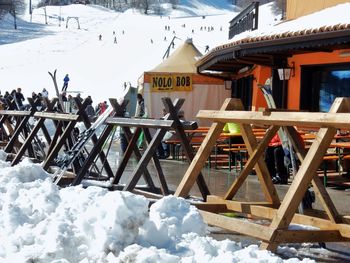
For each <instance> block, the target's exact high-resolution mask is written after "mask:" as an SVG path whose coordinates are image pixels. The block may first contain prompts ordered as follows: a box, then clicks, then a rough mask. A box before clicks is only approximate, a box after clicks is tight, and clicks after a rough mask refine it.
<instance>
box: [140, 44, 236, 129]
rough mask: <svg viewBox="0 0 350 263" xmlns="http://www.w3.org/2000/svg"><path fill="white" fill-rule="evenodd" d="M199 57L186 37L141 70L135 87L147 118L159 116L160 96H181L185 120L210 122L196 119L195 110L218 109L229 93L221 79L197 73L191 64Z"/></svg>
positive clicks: (196, 50) (160, 109) (196, 111)
mask: <svg viewBox="0 0 350 263" xmlns="http://www.w3.org/2000/svg"><path fill="white" fill-rule="evenodd" d="M201 56H202V54H201V53H200V52H199V51H198V49H197V48H196V47H195V46H194V45H193V43H192V40H191V39H189V40H187V41H185V42H184V43H183V44H182V45H181V46H179V47H178V48H177V49H176V50H175V51H174V52H173V53H172V54H171V55H170V56H169V57H168V58H167V59H165V60H164V61H163V62H162V63H160V64H159V65H158V66H156V67H155V68H154V69H153V70H150V71H147V72H144V74H143V75H142V77H141V78H140V79H139V89H140V90H142V93H143V96H144V99H145V104H146V107H147V110H148V115H149V117H151V118H160V117H162V113H163V108H164V105H163V103H162V100H161V98H163V97H170V98H171V99H172V100H174V99H176V98H184V99H185V103H184V105H183V106H182V110H184V112H185V119H186V120H196V121H198V123H199V125H200V126H207V125H210V122H207V121H203V120H198V119H196V115H197V113H198V111H199V110H201V109H206V110H218V109H219V108H220V107H221V105H222V103H223V102H224V100H225V99H226V98H228V97H230V95H231V94H230V90H226V89H225V85H224V81H223V80H220V79H217V78H212V77H207V76H204V75H200V74H197V68H196V65H195V64H196V62H197V60H198V59H199V58H200V57H201Z"/></svg>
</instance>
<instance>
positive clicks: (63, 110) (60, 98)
mask: <svg viewBox="0 0 350 263" xmlns="http://www.w3.org/2000/svg"><path fill="white" fill-rule="evenodd" d="M56 72H57V69H55V71H54V72H53V73H51V72H48V73H49V75H50V76H51V78H52V82H53V85H54V87H55V91H56V96H57V98H58V101H59V103H60V106H61V108H62V112H65V109H64V105H63V100H62V94H60V92H59V90H58V85H57V78H56Z"/></svg>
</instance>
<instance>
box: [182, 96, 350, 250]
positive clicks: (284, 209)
mask: <svg viewBox="0 0 350 263" xmlns="http://www.w3.org/2000/svg"><path fill="white" fill-rule="evenodd" d="M349 112H350V99H349V98H337V99H336V100H335V101H334V103H333V105H332V107H331V109H330V111H329V113H316V112H312V113H307V112H280V111H278V112H251V111H249V112H248V111H243V106H242V103H241V102H240V101H239V100H237V99H228V100H226V101H225V103H224V105H223V107H222V109H221V110H220V111H206V110H203V111H200V112H199V113H198V115H197V117H199V118H205V119H209V120H212V121H213V124H212V126H211V128H210V130H209V132H208V134H207V136H206V138H205V139H204V141H203V144H202V145H201V147H200V148H199V150H198V152H197V154H196V156H195V158H194V160H193V161H192V163H191V165H190V167H189V168H188V170H187V171H186V173H185V175H184V177H183V179H182V181H181V182H180V184H179V186H178V188H177V190H176V192H175V195H176V196H181V197H186V196H187V195H188V193H189V191H190V189H191V188H192V186H193V183H194V181H195V180H196V178H197V176H198V173H199V171H200V169H201V168H202V167H203V166H204V164H205V161H206V159H207V158H208V156H209V154H210V151H211V149H212V147H213V146H214V143H215V141H216V139H217V138H218V136H219V134H220V132H221V130H222V128H223V126H224V124H225V123H226V122H236V123H239V124H240V126H241V132H242V137H243V139H244V142H245V144H246V146H247V150H248V153H249V159H248V161H247V163H246V165H245V167H244V169H243V170H242V171H241V173H240V175H239V176H238V177H237V178H236V180H235V181H234V182H233V183H232V185H231V186H230V187H229V189H228V191H227V192H226V194H225V195H224V196H220V197H219V196H208V198H207V202H206V203H203V204H200V205H198V208H200V209H201V213H202V215H203V217H204V219H205V221H206V222H207V223H208V224H211V225H216V226H220V227H222V228H225V229H228V230H232V231H235V232H239V233H242V234H245V235H249V236H252V237H255V238H258V239H261V240H262V241H263V243H262V245H261V248H264V249H269V250H272V251H274V250H275V249H276V248H277V245H278V244H279V243H286V242H288V243H301V242H339V241H349V240H350V239H349V238H350V225H349V223H350V222H349V220H348V218H347V217H345V216H341V215H339V213H338V211H337V209H336V208H335V206H334V204H333V202H332V200H331V198H330V196H329V194H328V193H327V191H326V189H325V187H324V185H323V183H322V182H321V180H320V179H319V177H318V176H317V173H316V172H317V169H318V168H319V166H320V165H321V163H322V161H323V156H324V154H325V152H326V151H327V148H328V147H329V145H330V143H331V141H332V139H333V137H334V135H335V134H336V130H337V129H338V128H346V129H349V128H350V113H349ZM251 124H253V125H261V124H263V125H269V126H270V127H269V129H268V130H267V131H266V134H265V135H264V137H263V138H262V139H261V140H260V142H259V143H258V142H257V139H256V137H255V136H254V134H253V131H252V128H251ZM293 126H303V127H320V129H319V131H318V133H317V135H316V139H315V140H314V142H313V143H312V145H311V147H310V148H309V150H308V152H306V150H305V149H304V148H303V147H302V145H301V144H300V141H299V140H298V137H297V134H296V133H297V131H296V130H295V129H294V128H293ZM280 127H284V128H285V130H286V131H287V134H288V137H289V139H290V140H291V143H292V145H293V147H294V149H295V151H296V154H297V155H298V157H299V160H300V161H301V166H300V168H299V170H298V172H297V174H296V175H295V177H294V180H293V182H292V184H291V185H290V187H289V189H288V191H287V193H286V195H285V197H284V198H283V200H282V202H281V200H280V198H279V197H278V195H277V192H276V189H275V186H274V185H273V184H272V180H271V177H270V175H269V173H268V170H267V167H266V165H265V162H264V160H263V158H262V156H263V152H264V150H265V148H266V147H267V146H268V143H269V142H270V140H271V138H272V137H273V136H274V135H275V134H276V132H277V131H278V129H279V128H280ZM253 167H255V170H256V173H257V176H258V178H259V181H260V184H261V187H262V190H263V192H264V195H265V199H266V202H263V203H262V202H239V201H235V200H234V199H233V198H234V197H235V195H236V194H237V191H238V190H239V189H240V187H241V186H242V184H243V183H244V181H245V180H246V179H247V176H248V174H249V173H250V172H251V171H252V169H253ZM310 183H311V184H312V185H313V188H314V191H315V193H316V196H317V198H319V199H320V202H321V204H322V206H323V208H324V211H325V216H326V217H327V219H324V218H321V217H317V216H307V215H302V214H298V213H296V211H297V210H298V206H299V204H300V203H301V202H302V198H303V196H304V194H305V192H306V191H307V189H308V186H309V184H310ZM227 211H231V212H239V213H243V214H246V215H247V216H249V217H253V218H265V219H267V220H270V224H269V225H261V224H258V223H254V222H252V221H244V220H240V219H237V218H228V217H226V216H224V215H222V214H220V213H222V212H227ZM291 223H298V224H306V225H309V226H312V227H314V228H313V230H290V229H288V227H289V225H290V224H291Z"/></svg>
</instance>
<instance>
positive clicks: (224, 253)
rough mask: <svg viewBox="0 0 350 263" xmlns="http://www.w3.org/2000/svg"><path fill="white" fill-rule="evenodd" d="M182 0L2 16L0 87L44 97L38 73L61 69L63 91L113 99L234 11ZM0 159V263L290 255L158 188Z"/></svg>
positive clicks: (204, 39)
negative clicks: (149, 8) (225, 230)
mask: <svg viewBox="0 0 350 263" xmlns="http://www.w3.org/2000/svg"><path fill="white" fill-rule="evenodd" d="M187 2H190V3H193V5H192V6H190V5H188V6H184V7H179V8H178V9H177V10H176V11H174V13H169V14H166V15H164V16H162V17H160V16H145V15H141V14H139V13H138V12H136V11H135V10H128V11H126V12H125V13H118V12H114V11H110V10H106V9H104V8H101V7H97V6H84V5H70V6H62V7H47V9H46V11H47V15H48V24H47V25H46V24H45V19H44V10H43V9H42V8H40V9H34V12H33V17H32V22H30V17H29V16H28V15H25V16H23V17H21V18H20V19H19V20H18V29H17V30H14V29H13V28H12V27H13V25H12V18H11V17H10V16H6V17H5V18H4V19H3V20H0V58H1V64H0V79H1V87H0V89H1V92H2V93H4V92H5V91H11V90H12V89H15V88H17V87H21V88H22V90H23V92H24V95H25V96H30V95H31V92H32V91H34V92H37V93H38V92H41V91H42V89H43V88H46V89H47V90H48V91H49V94H50V97H52V96H54V95H55V92H54V87H53V84H52V82H51V79H50V77H49V75H48V71H51V72H52V71H53V70H55V69H57V74H58V82H59V84H62V79H63V77H64V75H65V74H67V73H69V75H70V77H71V81H70V83H69V87H68V91H70V92H72V91H78V92H81V93H82V94H83V96H87V95H91V96H92V98H93V100H94V101H95V102H99V101H103V100H107V99H108V98H110V97H113V98H118V96H120V95H121V94H122V93H123V89H124V85H123V84H124V83H130V84H131V85H132V86H136V83H137V78H138V77H139V76H140V75H141V74H142V73H143V72H144V71H147V70H149V69H152V68H153V67H154V66H156V65H157V64H159V63H160V62H161V60H162V56H163V54H164V52H165V50H166V49H167V47H168V46H169V44H170V40H171V39H172V38H173V37H175V36H176V41H175V44H176V45H178V44H179V43H181V42H182V41H185V40H186V39H187V38H193V41H194V44H195V45H196V46H197V47H198V48H199V49H200V50H201V51H202V52H203V53H204V48H205V46H206V45H209V46H210V47H215V46H216V45H218V44H220V43H222V42H225V41H227V35H228V22H229V21H230V20H231V19H232V18H233V17H234V15H235V13H234V12H232V11H230V10H228V9H227V8H226V9H225V8H216V9H215V10H214V7H213V5H208V6H207V7H208V9H206V6H204V5H200V4H201V3H202V2H205V1H195V0H193V1H189V0H188V1H187ZM212 2H214V1H212ZM198 5H199V6H200V9H196V6H197V7H198ZM181 10H182V11H181ZM189 10H190V11H191V12H189ZM198 10H200V11H198ZM185 11H186V12H185ZM208 14H213V15H208ZM204 15H205V18H203V16H204ZM59 16H61V17H63V18H64V20H63V21H59V20H58V17H59ZM69 16H70V17H78V18H79V23H80V29H78V28H77V23H76V21H75V20H70V21H69V24H68V28H66V22H67V18H68V17H69ZM268 16H269V17H272V18H273V16H271V15H268ZM270 20H271V19H270ZM271 21H273V19H272V20H271ZM59 25H60V26H59ZM184 25H185V26H184ZM165 26H170V31H169V30H165V29H164V27H165ZM211 26H213V27H214V30H212V31H210V32H208V30H204V28H208V27H211ZM201 27H202V30H201V29H200V28H201ZM192 30H194V31H193V32H192ZM113 31H114V32H115V35H114V34H113ZM173 31H175V34H174V32H173ZM100 34H101V36H102V39H101V40H99V39H98V36H99V35H100ZM114 36H116V38H117V43H116V44H115V43H114ZM165 37H166V40H165ZM151 39H152V41H153V44H152V43H151ZM0 158H1V160H0V169H1V172H0V231H1V235H0V262H62V263H63V262H81V263H87V262H220V263H221V262H299V260H298V259H296V258H292V259H288V260H282V259H281V258H280V257H278V256H276V255H274V254H272V253H271V252H269V251H266V250H259V249H258V246H257V245H250V246H246V247H243V246H242V245H241V244H239V243H235V242H233V241H230V240H223V241H217V240H215V239H213V238H211V237H209V236H208V230H207V225H206V224H205V223H204V222H203V219H202V217H201V215H200V213H199V212H198V210H197V209H196V208H195V207H193V206H191V205H189V203H187V202H186V201H185V200H184V199H182V198H175V197H173V196H167V197H164V198H162V199H161V200H159V201H157V202H155V203H153V204H152V205H151V206H150V203H149V200H147V199H146V198H145V197H142V196H137V195H134V194H131V193H129V192H121V191H114V192H111V191H108V190H107V189H105V188H102V187H96V186H90V187H88V188H86V189H84V188H83V187H81V186H76V187H67V188H64V189H60V188H59V187H58V186H56V185H55V184H53V182H52V178H51V175H50V174H48V173H46V172H45V171H44V170H43V169H42V167H41V166H40V164H34V163H31V162H30V161H29V160H28V159H25V160H24V161H22V162H21V163H19V164H18V165H16V166H14V167H11V166H10V164H9V163H8V162H6V161H4V160H5V159H6V154H4V152H0ZM303 262H313V261H312V260H308V259H304V260H303Z"/></svg>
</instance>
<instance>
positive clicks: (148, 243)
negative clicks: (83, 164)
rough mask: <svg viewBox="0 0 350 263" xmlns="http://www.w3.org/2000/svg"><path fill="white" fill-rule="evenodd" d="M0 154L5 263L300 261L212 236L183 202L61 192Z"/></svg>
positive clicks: (1, 256) (40, 173) (36, 169)
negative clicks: (11, 163)
mask: <svg viewBox="0 0 350 263" xmlns="http://www.w3.org/2000/svg"><path fill="white" fill-rule="evenodd" d="M0 156H1V160H0V169H1V174H0V231H1V233H2V234H1V236H0V262H299V260H298V259H296V258H294V259H293V258H292V259H288V260H285V261H283V260H282V259H281V258H279V257H278V256H276V255H274V254H272V253H271V252H269V251H266V250H259V248H258V246H257V245H250V246H248V247H244V248H243V247H242V246H241V245H240V244H238V243H235V242H233V241H230V240H223V241H217V240H215V239H213V238H211V237H208V236H207V225H206V224H205V223H204V222H203V219H202V217H201V215H200V214H199V212H198V210H197V209H196V208H195V207H194V206H191V205H190V204H189V203H188V202H186V201H185V200H184V199H182V198H176V197H173V196H167V197H164V198H162V199H161V200H159V201H157V202H155V203H154V204H152V205H151V207H150V209H148V206H149V201H148V200H147V199H146V198H145V197H143V196H138V195H134V194H132V193H129V192H123V191H114V192H111V191H108V190H107V189H105V188H101V187H96V186H91V187H88V188H86V189H84V188H82V187H81V186H76V187H67V188H63V189H59V187H58V186H56V185H54V184H53V183H52V178H51V175H50V174H48V173H46V172H45V171H44V170H43V169H42V168H41V166H40V165H39V164H33V163H31V162H30V160H29V159H25V160H24V161H22V162H21V163H20V164H18V165H16V166H15V167H11V166H10V164H9V163H7V162H5V161H4V160H5V158H6V154H4V152H0ZM302 262H313V261H311V260H308V259H304V260H303V261H302Z"/></svg>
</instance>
